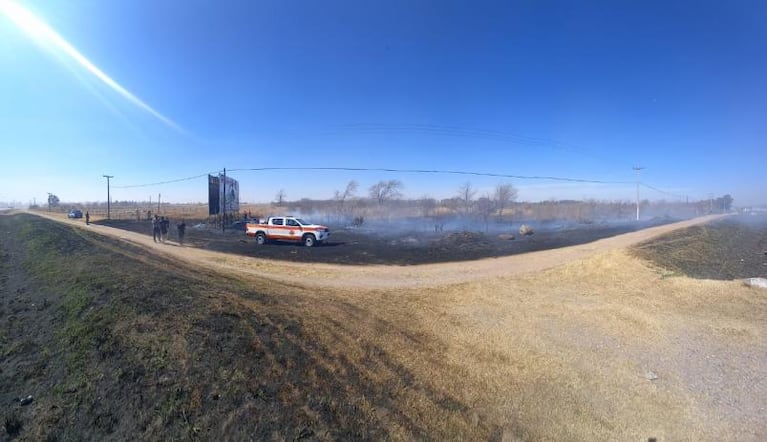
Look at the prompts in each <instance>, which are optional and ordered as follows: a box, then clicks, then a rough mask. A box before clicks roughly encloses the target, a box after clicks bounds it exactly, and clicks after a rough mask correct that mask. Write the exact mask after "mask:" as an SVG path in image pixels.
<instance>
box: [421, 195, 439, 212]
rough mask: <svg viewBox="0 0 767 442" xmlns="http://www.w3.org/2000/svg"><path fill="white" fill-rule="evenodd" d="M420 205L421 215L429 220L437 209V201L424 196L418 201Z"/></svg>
mask: <svg viewBox="0 0 767 442" xmlns="http://www.w3.org/2000/svg"><path fill="white" fill-rule="evenodd" d="M418 205H419V206H420V207H421V215H422V216H423V217H424V218H428V217H430V216H431V214H432V212H433V211H434V209H435V208H436V207H437V200H435V199H434V198H432V197H430V196H427V195H424V196H422V197H421V199H419V200H418Z"/></svg>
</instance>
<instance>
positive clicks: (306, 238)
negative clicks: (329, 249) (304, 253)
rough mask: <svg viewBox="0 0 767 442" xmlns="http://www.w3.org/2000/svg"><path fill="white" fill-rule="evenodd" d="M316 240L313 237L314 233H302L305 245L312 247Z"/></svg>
mask: <svg viewBox="0 0 767 442" xmlns="http://www.w3.org/2000/svg"><path fill="white" fill-rule="evenodd" d="M316 241H317V240H316V239H315V238H314V235H312V234H311V233H309V234H306V235H304V245H305V246H306V247H313V246H314V243H315V242H316Z"/></svg>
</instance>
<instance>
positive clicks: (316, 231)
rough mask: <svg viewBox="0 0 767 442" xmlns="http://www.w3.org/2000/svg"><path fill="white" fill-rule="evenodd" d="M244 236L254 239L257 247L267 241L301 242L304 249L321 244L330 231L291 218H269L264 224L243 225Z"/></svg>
mask: <svg viewBox="0 0 767 442" xmlns="http://www.w3.org/2000/svg"><path fill="white" fill-rule="evenodd" d="M245 234H246V235H248V236H251V237H255V238H256V243H258V244H259V245H261V244H266V243H267V242H268V241H271V240H275V241H301V242H302V243H304V245H305V246H306V247H313V246H314V245H317V244H322V242H323V241H325V240H326V239H328V237H329V236H330V230H329V229H328V228H327V227H325V226H321V225H318V224H311V223H308V222H306V221H304V220H302V219H301V218H296V217H293V216H270V217H269V218H267V219H266V221H265V222H259V223H247V224H245Z"/></svg>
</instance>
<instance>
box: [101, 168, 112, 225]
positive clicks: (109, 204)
mask: <svg viewBox="0 0 767 442" xmlns="http://www.w3.org/2000/svg"><path fill="white" fill-rule="evenodd" d="M102 176H103V177H104V178H106V179H107V219H112V199H111V198H110V197H109V179H110V178H114V175H102Z"/></svg>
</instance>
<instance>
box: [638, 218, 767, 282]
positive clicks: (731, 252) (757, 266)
mask: <svg viewBox="0 0 767 442" xmlns="http://www.w3.org/2000/svg"><path fill="white" fill-rule="evenodd" d="M633 252H634V253H635V254H636V255H637V256H639V257H641V258H645V259H649V260H651V261H652V262H654V263H655V264H657V265H659V266H661V267H663V268H666V269H668V270H670V271H671V272H675V273H679V274H684V275H687V276H691V277H694V278H703V279H720V280H730V279H739V278H755V277H767V216H751V215H741V216H733V217H728V218H725V219H722V220H719V221H715V222H712V223H709V224H704V225H699V226H694V227H690V228H687V229H683V230H678V231H676V232H672V233H670V234H667V235H663V236H661V237H659V238H656V239H654V240H652V241H649V242H646V243H643V244H639V245H637V246H636V247H634V248H633Z"/></svg>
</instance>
